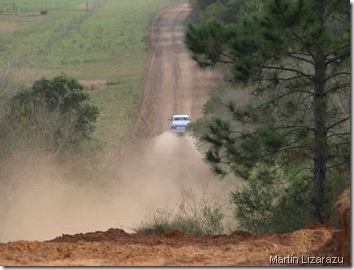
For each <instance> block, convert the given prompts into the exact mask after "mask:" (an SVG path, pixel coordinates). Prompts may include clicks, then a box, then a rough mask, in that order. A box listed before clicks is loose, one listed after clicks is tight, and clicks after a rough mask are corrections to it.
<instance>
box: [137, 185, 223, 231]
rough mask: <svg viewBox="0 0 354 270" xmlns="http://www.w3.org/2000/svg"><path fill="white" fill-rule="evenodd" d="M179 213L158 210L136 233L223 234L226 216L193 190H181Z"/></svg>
mask: <svg viewBox="0 0 354 270" xmlns="http://www.w3.org/2000/svg"><path fill="white" fill-rule="evenodd" d="M177 209H178V210H177V211H176V212H175V213H172V211H171V210H163V209H158V210H156V211H155V213H154V215H153V217H152V218H150V220H148V221H147V222H144V223H142V225H141V226H140V228H138V229H137V230H136V231H137V232H138V233H140V234H150V233H157V232H168V231H171V230H179V231H181V232H184V233H193V234H220V233H222V232H223V229H224V228H223V225H222V221H223V218H224V214H223V213H222V211H221V210H220V205H218V204H217V203H216V202H215V201H213V200H208V199H207V198H206V196H205V194H203V195H202V196H198V194H197V193H196V192H195V191H193V190H192V189H186V188H184V187H182V188H181V199H180V201H179V202H178V204H177Z"/></svg>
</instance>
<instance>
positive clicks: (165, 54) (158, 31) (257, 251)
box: [0, 4, 350, 266]
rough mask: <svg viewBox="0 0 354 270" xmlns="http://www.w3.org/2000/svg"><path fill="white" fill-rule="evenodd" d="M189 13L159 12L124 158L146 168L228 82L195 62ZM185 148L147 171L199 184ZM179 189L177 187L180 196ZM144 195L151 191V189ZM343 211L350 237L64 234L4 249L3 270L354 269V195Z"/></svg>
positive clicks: (317, 228)
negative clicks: (281, 265)
mask: <svg viewBox="0 0 354 270" xmlns="http://www.w3.org/2000/svg"><path fill="white" fill-rule="evenodd" d="M188 12H189V7H188V5H185V4H181V5H177V6H172V7H170V8H167V9H164V10H162V11H160V12H158V13H157V14H156V17H155V19H154V21H153V23H152V27H151V33H150V34H151V36H150V48H151V56H150V61H149V63H148V66H147V69H146V74H145V79H144V87H143V89H142V92H141V97H140V101H139V104H138V106H137V109H136V113H135V120H134V123H133V125H132V126H131V128H130V130H129V132H128V135H127V136H126V138H125V140H124V147H123V148H122V149H121V153H123V154H124V155H126V154H127V153H128V154H130V155H131V157H130V158H131V159H133V160H134V161H135V162H139V156H140V155H139V154H137V155H135V154H132V153H137V152H139V151H142V150H141V149H140V147H141V145H144V143H145V142H146V140H148V139H151V138H154V137H155V136H160V135H161V134H162V133H163V132H164V131H165V130H166V126H167V119H168V118H169V117H170V116H171V115H172V114H177V113H186V114H191V115H192V117H193V118H198V117H200V116H201V115H202V105H203V104H204V102H205V101H206V99H207V96H208V94H209V91H210V90H211V89H212V88H213V87H214V86H215V85H217V83H218V81H219V80H220V79H221V76H220V74H217V73H215V72H211V71H208V72H201V71H199V70H198V69H197V68H196V67H195V66H194V63H193V62H192V61H191V60H190V59H189V56H188V53H187V51H186V49H185V47H184V45H183V29H184V23H185V19H186V18H187V16H188ZM182 142H183V141H182V140H181V141H180V143H182ZM185 144H186V143H185ZM185 144H184V145H185ZM180 146H181V145H177V146H176V148H175V151H174V153H169V152H168V148H169V144H167V145H162V146H161V145H160V151H161V152H160V153H162V152H164V153H165V154H166V156H163V155H162V154H160V156H162V157H161V159H159V160H157V161H155V162H152V163H151V164H148V165H146V164H145V165H144V164H141V165H142V166H150V167H147V169H149V170H150V171H151V170H152V168H153V167H156V166H157V165H160V167H168V166H170V164H171V163H173V166H174V167H173V168H169V171H170V172H171V170H173V172H176V171H180V172H181V173H182V174H181V175H180V178H184V179H187V182H189V181H192V179H194V178H195V176H194V175H190V174H191V173H190V170H192V168H190V166H191V160H188V158H187V156H188V155H186V152H185V151H183V147H180ZM139 149H140V150H139ZM177 149H178V150H177ZM176 152H177V153H176ZM188 153H189V152H188ZM193 153H194V152H193ZM170 155H171V156H172V155H173V157H174V159H173V160H169V156H170ZM141 163H142V162H141ZM125 165H126V164H125ZM161 165H162V166H161ZM188 166H189V167H188ZM198 166H199V167H198V175H202V177H203V178H208V177H211V176H210V172H209V171H208V169H207V167H206V166H205V165H204V164H203V163H202V162H201V163H199V164H198ZM123 167H124V164H123ZM186 168H189V169H190V170H188V169H186ZM183 173H184V174H183ZM170 174H171V173H170ZM127 176H129V174H128V175H127ZM162 176H164V177H165V176H166V175H162ZM166 177H167V176H166ZM188 177H191V179H189V178H188ZM170 184H171V183H170ZM165 188H166V190H165V191H163V192H166V193H168V192H169V191H168V190H167V189H168V185H166V187H165ZM174 188H175V187H174V186H173V187H171V189H172V190H173V189H174ZM144 191H147V190H145V188H144ZM152 191H153V190H152ZM127 192H128V193H129V189H127ZM171 194H172V193H171ZM337 208H338V212H339V213H340V214H341V216H342V217H343V218H342V224H343V230H336V229H334V228H330V227H327V226H324V225H319V224H312V225H311V226H308V227H306V228H303V229H301V230H298V231H295V232H293V233H289V234H282V235H277V234H273V233H269V234H266V235H261V236H256V235H251V234H249V233H247V232H242V231H236V232H234V233H232V234H231V235H217V236H211V235H199V236H198V235H190V234H183V233H181V232H179V231H172V232H168V233H163V232H154V233H148V232H146V233H145V234H136V233H131V234H128V233H127V232H125V231H123V230H121V229H117V228H111V229H108V230H106V231H96V232H89V233H78V234H71V235H69V234H63V235H62V236H58V237H56V238H54V239H52V240H49V241H15V242H8V243H3V244H0V265H6V266H10V265H23V266H32V265H33V266H34V265H46V266H68V265H75V266H100V265H107V266H113V265H115V266H128V265H130V266H206V265H208V266H237V265H247V266H254V265H270V264H271V260H270V256H273V257H274V256H276V255H278V256H283V257H284V258H288V260H287V261H285V264H287V265H291V266H292V265H294V264H293V263H295V264H304V265H307V266H312V264H306V263H304V262H303V261H302V259H301V258H302V257H301V256H302V255H304V258H308V257H307V256H317V257H316V258H319V256H327V257H328V256H339V257H340V258H341V257H344V264H345V265H349V252H350V243H349V240H350V226H349V224H350V193H349V191H347V193H346V194H345V195H344V196H342V198H341V199H340V200H339V203H338V206H337ZM319 264H320V265H323V264H324V265H325V264H326V263H324V262H321V263H319ZM327 264H328V263H327ZM340 265H342V264H340Z"/></svg>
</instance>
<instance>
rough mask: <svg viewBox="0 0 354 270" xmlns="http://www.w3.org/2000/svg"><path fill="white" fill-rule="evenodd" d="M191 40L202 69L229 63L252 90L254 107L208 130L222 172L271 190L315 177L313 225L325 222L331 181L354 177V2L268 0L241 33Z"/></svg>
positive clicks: (211, 28) (191, 35) (232, 27)
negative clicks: (353, 113)
mask: <svg viewBox="0 0 354 270" xmlns="http://www.w3.org/2000/svg"><path fill="white" fill-rule="evenodd" d="M185 40H186V44H187V46H188V48H189V49H190V51H191V54H192V57H193V59H194V60H195V61H196V62H197V63H198V64H199V66H200V67H204V68H205V67H210V66H215V65H216V64H219V63H223V64H227V65H229V66H230V70H231V74H232V81H233V82H235V83H242V84H244V85H247V86H251V87H252V89H253V91H252V95H253V99H252V103H249V104H248V105H247V106H243V107H241V106H237V104H234V103H230V104H228V109H229V111H230V112H231V119H228V120H225V119H222V118H215V119H214V120H213V121H211V123H209V129H208V132H207V133H206V134H205V135H204V137H203V139H204V140H205V141H206V142H208V143H209V144H210V147H209V150H208V151H207V153H206V160H207V161H208V162H209V163H211V164H212V166H213V168H214V171H215V172H216V173H218V174H222V175H224V174H227V173H228V172H234V173H236V174H237V175H239V176H242V177H243V178H245V179H248V178H250V177H258V178H260V179H263V180H264V181H274V180H275V179H279V178H284V177H286V178H287V179H290V180H291V179H293V178H294V177H295V176H296V175H298V174H299V173H304V172H305V171H306V172H308V174H309V175H310V174H311V175H312V183H313V190H312V205H313V209H312V210H311V217H312V219H313V220H317V221H320V222H325V221H326V211H327V210H326V209H325V205H326V202H325V189H326V180H327V178H328V172H333V173H338V174H341V175H342V176H343V177H348V176H349V163H350V150H349V149H350V134H349V119H350V111H349V110H350V101H349V97H350V93H349V92H350V71H349V70H350V3H349V1H341V0H308V1H304V0H292V1H290V0H267V1H264V3H263V4H262V6H261V8H260V9H258V12H257V15H255V14H250V15H247V14H245V15H244V17H243V18H242V20H241V22H240V23H238V24H237V25H236V24H224V23H221V22H219V21H217V20H209V21H207V22H205V23H201V24H189V25H188V28H187V31H186V36H185ZM240 124H242V125H243V126H242V128H240ZM309 171H311V173H309Z"/></svg>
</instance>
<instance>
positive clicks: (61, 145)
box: [8, 75, 98, 155]
mask: <svg viewBox="0 0 354 270" xmlns="http://www.w3.org/2000/svg"><path fill="white" fill-rule="evenodd" d="M88 100H89V96H88V94H87V93H85V92H84V89H83V87H82V86H81V85H80V84H79V83H78V82H77V80H75V79H73V78H70V77H68V76H66V75H61V76H58V77H55V78H54V79H53V80H48V79H41V80H38V81H36V82H35V83H34V84H33V86H32V87H31V88H29V89H25V90H23V91H21V92H19V93H18V94H17V95H15V96H14V97H13V98H12V99H11V101H10V108H9V113H8V117H9V118H10V119H11V121H12V122H13V123H17V133H16V134H17V135H18V136H19V137H17V139H18V140H20V141H25V140H27V141H28V143H33V142H34V140H36V144H38V146H39V145H43V146H45V149H44V150H45V151H48V152H50V153H52V155H56V154H58V153H64V152H66V151H69V152H73V151H77V150H80V144H81V143H82V142H84V141H88V140H91V139H92V137H91V136H92V133H93V131H94V128H95V126H94V122H95V121H96V118H97V116H98V109H97V108H96V107H95V106H93V105H90V104H88V103H87V101H88Z"/></svg>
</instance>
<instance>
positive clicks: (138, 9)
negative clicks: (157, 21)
mask: <svg viewBox="0 0 354 270" xmlns="http://www.w3.org/2000/svg"><path fill="white" fill-rule="evenodd" d="M177 1H178V0H31V1H26V0H4V1H2V2H1V3H0V12H1V14H0V65H1V66H2V67H5V68H9V69H11V71H12V75H11V78H10V84H9V85H10V86H9V89H8V90H9V91H11V92H12V93H14V92H16V91H18V89H20V88H21V87H24V86H28V85H31V83H33V81H34V80H36V79H39V78H41V77H46V78H52V77H54V76H57V75H59V74H61V73H65V74H67V75H69V76H72V77H74V78H76V79H78V80H80V81H82V82H83V84H85V85H88V91H89V92H90V95H91V101H92V103H94V104H95V105H96V106H98V108H99V109H100V116H99V119H98V122H97V130H96V136H97V137H98V138H99V139H101V140H103V141H105V142H107V143H108V146H110V147H114V146H117V145H119V143H120V140H121V138H122V137H123V135H124V133H125V131H126V129H127V127H128V125H129V121H130V119H131V116H132V112H133V109H134V106H135V104H136V102H137V97H138V94H139V90H140V87H141V82H142V77H143V71H144V68H145V64H146V60H147V56H148V48H147V44H146V38H147V35H148V27H149V23H150V21H151V19H152V18H153V15H154V14H155V12H156V11H157V10H159V9H161V8H163V7H166V6H168V5H170V4H173V3H176V2H177ZM43 10H45V11H47V14H44V15H43V14H41V13H40V11H43ZM97 82H98V83H97ZM107 82H109V83H108V84H106V83H107Z"/></svg>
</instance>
